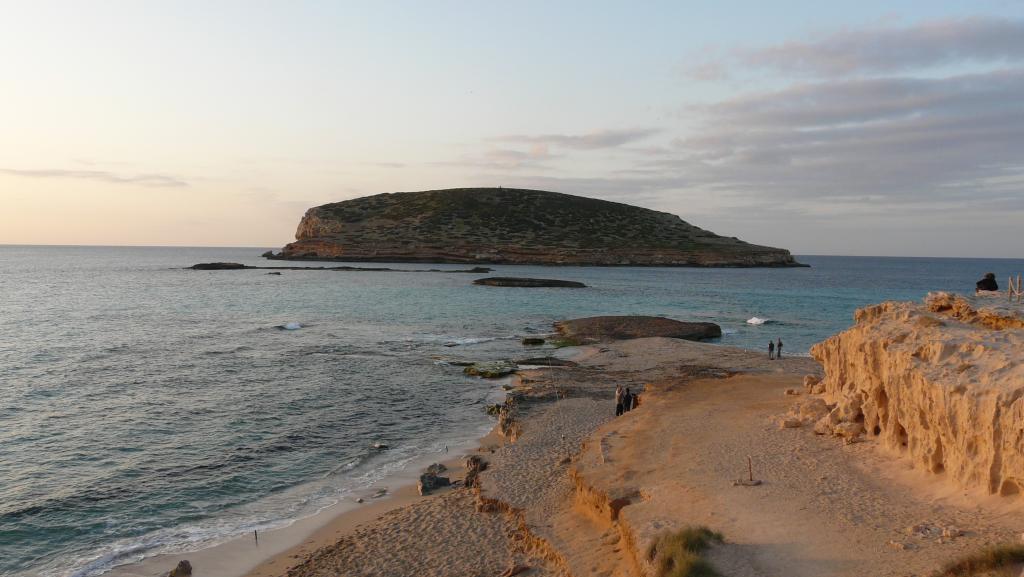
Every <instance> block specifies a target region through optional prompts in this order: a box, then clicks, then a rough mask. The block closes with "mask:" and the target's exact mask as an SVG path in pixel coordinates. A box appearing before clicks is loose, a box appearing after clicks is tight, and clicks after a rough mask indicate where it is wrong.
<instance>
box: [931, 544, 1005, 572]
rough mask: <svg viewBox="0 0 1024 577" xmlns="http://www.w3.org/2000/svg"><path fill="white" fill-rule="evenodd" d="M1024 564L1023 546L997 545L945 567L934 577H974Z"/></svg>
mask: <svg viewBox="0 0 1024 577" xmlns="http://www.w3.org/2000/svg"><path fill="white" fill-rule="evenodd" d="M1020 563H1024V545H997V546H995V547H990V548H988V549H984V550H982V551H980V552H978V553H973V554H971V555H968V556H966V557H963V558H961V559H959V560H957V561H953V562H952V563H950V564H949V565H946V567H944V568H943V569H942V570H941V571H939V572H938V573H936V574H935V577H974V576H976V575H981V574H983V573H985V572H987V571H995V570H997V569H1004V568H1007V567H1010V566H1013V565H1017V564H1020Z"/></svg>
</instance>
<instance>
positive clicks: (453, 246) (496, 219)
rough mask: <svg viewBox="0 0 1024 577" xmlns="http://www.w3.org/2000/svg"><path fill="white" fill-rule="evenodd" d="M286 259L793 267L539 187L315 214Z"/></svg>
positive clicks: (672, 218) (404, 199)
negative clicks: (541, 189)
mask: <svg viewBox="0 0 1024 577" xmlns="http://www.w3.org/2000/svg"><path fill="white" fill-rule="evenodd" d="M295 239H296V240H295V242H292V243H290V244H288V245H287V246H285V247H284V248H283V249H282V250H281V251H279V252H277V253H274V252H269V253H266V254H264V256H265V257H267V258H271V259H283V260H339V261H349V262H438V263H474V264H475V263H480V264H542V265H586V266H696V267H793V266H805V265H801V264H800V263H798V262H796V260H795V259H794V258H793V256H792V255H791V254H790V253H789V251H787V250H785V249H781V248H772V247H767V246H759V245H755V244H750V243H747V242H744V241H741V240H739V239H737V238H735V237H725V236H719V235H717V234H714V233H712V232H710V231H707V230H703V229H701V228H698V227H696V226H693V225H691V224H689V223H687V222H685V221H683V220H682V219H680V218H679V217H678V216H676V215H673V214H669V213H665V212H658V211H654V210H649V209H646V208H640V207H636V206H630V205H627V204H621V203H616V202H608V201H604V200H597V199H593V198H586V197H580V196H572V195H568V194H561V193H556V192H547V191H540V190H520V189H505V188H461V189H448V190H432V191H424V192H403V193H393V194H378V195H375V196H368V197H364V198H356V199H353V200H347V201H343V202H336V203H332V204H325V205H323V206H317V207H314V208H311V209H309V210H308V211H306V214H305V216H303V218H302V220H301V222H300V223H299V226H298V230H297V231H296V233H295Z"/></svg>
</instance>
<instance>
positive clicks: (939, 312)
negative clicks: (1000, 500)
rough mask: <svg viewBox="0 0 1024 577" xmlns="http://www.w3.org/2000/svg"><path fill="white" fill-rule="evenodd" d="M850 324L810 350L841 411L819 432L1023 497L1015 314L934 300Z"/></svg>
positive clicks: (1021, 357) (861, 316)
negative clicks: (874, 445)
mask: <svg viewBox="0 0 1024 577" xmlns="http://www.w3.org/2000/svg"><path fill="white" fill-rule="evenodd" d="M976 302H980V301H976ZM986 304H987V303H986ZM854 318H855V321H856V323H855V324H854V326H853V327H852V328H850V329H848V330H846V331H844V332H842V333H840V334H838V335H835V336H833V337H831V338H829V339H827V340H825V341H823V342H821V343H818V344H817V345H815V346H814V347H813V348H812V349H811V356H813V357H814V358H815V359H816V360H817V361H818V362H820V363H821V364H822V366H823V368H824V369H825V379H824V380H823V381H822V383H823V384H824V389H825V394H824V397H825V400H826V401H828V402H829V403H830V404H834V405H835V408H834V409H833V410H832V411H831V412H830V413H829V414H828V415H826V416H824V417H822V418H821V419H819V421H818V423H816V425H815V432H819V433H832V434H835V435H839V436H843V437H847V438H856V437H857V436H859V435H866V436H868V437H870V438H874V439H877V440H878V442H879V443H880V444H881V445H882V446H884V447H887V448H889V449H891V450H893V451H896V452H899V453H902V454H904V455H906V456H907V457H908V458H909V459H911V460H912V461H913V462H914V464H915V465H917V466H919V467H920V468H922V469H925V470H927V471H931V472H933V473H936V474H943V475H946V476H947V477H948V478H949V479H951V480H953V481H954V482H955V483H957V484H959V485H961V486H964V487H980V488H983V489H985V490H987V491H988V492H989V493H994V494H1000V495H1014V494H1018V493H1020V492H1022V491H1024V429H1022V428H1021V423H1022V422H1024V322H1022V320H1021V318H1020V316H1019V311H1010V312H1001V311H999V310H997V309H990V308H981V307H977V306H975V304H974V303H973V302H972V301H971V300H970V299H967V298H964V297H961V296H956V295H950V294H948V293H933V294H931V295H929V296H928V298H927V299H926V300H925V304H924V305H920V304H915V303H901V302H886V303H882V304H879V305H874V306H869V307H865V308H862V309H860V310H858V311H857V312H856V314H855V316H854ZM816 385H817V384H814V385H812V386H816Z"/></svg>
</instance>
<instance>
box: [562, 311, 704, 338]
mask: <svg viewBox="0 0 1024 577" xmlns="http://www.w3.org/2000/svg"><path fill="white" fill-rule="evenodd" d="M555 330H556V331H558V333H559V334H560V335H561V336H562V337H563V338H566V339H569V340H573V341H576V342H581V343H583V342H591V343H594V342H601V341H614V340H624V339H641V338H646V337H667V338H673V339H685V340H690V341H699V340H703V339H714V338H718V337H721V336H722V327H720V326H718V325H716V324H715V323H690V322H682V321H677V320H672V319H667V318H665V317H645V316H602V317H587V318H582V319H572V320H565V321H558V322H556V323H555Z"/></svg>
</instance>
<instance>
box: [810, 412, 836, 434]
mask: <svg viewBox="0 0 1024 577" xmlns="http://www.w3.org/2000/svg"><path fill="white" fill-rule="evenodd" d="M814 434H815V435H831V434H832V422H831V419H829V416H828V415H825V416H824V417H822V418H820V419H818V420H817V422H815V423H814Z"/></svg>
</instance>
